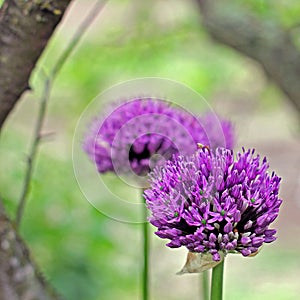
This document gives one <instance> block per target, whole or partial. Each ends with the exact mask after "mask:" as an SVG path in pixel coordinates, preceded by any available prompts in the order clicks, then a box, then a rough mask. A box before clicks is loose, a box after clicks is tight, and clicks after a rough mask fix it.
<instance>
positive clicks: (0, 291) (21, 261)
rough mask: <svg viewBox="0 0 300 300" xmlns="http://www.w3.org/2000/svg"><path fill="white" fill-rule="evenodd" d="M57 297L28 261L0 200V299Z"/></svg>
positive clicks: (27, 253)
mask: <svg viewBox="0 0 300 300" xmlns="http://www.w3.org/2000/svg"><path fill="white" fill-rule="evenodd" d="M37 299H39V300H50V299H51V300H53V299H60V297H59V296H58V295H56V294H55V292H54V291H53V290H52V289H51V288H50V287H49V285H47V284H46V282H45V280H44V279H43V277H42V276H41V274H40V273H39V271H38V269H37V267H36V266H35V265H34V263H33V262H32V261H31V259H30V256H29V251H28V249H27V247H26V246H25V244H24V242H23V241H22V239H21V238H20V237H19V236H18V234H17V233H16V231H15V229H14V227H13V225H12V222H11V221H10V220H9V219H8V218H7V216H6V214H5V212H4V209H3V206H2V205H1V202H0V300H37Z"/></svg>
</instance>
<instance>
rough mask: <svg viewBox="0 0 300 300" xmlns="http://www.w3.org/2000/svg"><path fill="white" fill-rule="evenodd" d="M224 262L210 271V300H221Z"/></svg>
mask: <svg viewBox="0 0 300 300" xmlns="http://www.w3.org/2000/svg"><path fill="white" fill-rule="evenodd" d="M223 270H224V260H223V261H222V262H221V263H219V264H218V265H217V266H215V267H214V268H213V269H212V276H211V291H210V300H222V293H223Z"/></svg>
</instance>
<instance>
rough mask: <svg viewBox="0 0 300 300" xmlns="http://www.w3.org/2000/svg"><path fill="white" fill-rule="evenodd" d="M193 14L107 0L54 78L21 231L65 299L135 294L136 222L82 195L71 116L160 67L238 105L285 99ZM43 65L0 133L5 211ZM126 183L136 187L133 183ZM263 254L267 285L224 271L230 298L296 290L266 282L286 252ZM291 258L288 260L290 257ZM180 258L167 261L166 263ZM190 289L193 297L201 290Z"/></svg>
mask: <svg viewBox="0 0 300 300" xmlns="http://www.w3.org/2000/svg"><path fill="white" fill-rule="evenodd" d="M1 2H2V1H1V0H0V5H1ZM232 2H237V3H239V4H241V5H243V6H244V7H245V8H246V9H249V10H250V11H252V12H254V13H255V14H257V15H258V16H259V17H261V18H264V19H267V20H270V22H272V21H280V23H281V24H283V25H284V26H285V27H293V26H295V25H296V24H297V22H298V20H299V17H300V3H299V1H296V0H292V1H283V0H276V1H272V2H271V1H267V0H265V1H262V0H247V1H238V0H233V1H232ZM90 3H91V1H77V2H76V1H75V4H74V7H73V9H71V10H70V12H69V16H67V18H66V20H65V22H64V24H63V25H62V26H61V28H60V30H58V31H57V34H56V35H55V37H54V39H53V40H52V41H51V43H50V44H49V46H48V48H47V50H46V52H45V53H44V55H43V57H42V59H41V60H40V62H39V68H44V69H45V70H46V71H47V70H49V69H50V67H51V65H52V64H53V63H54V62H55V61H56V59H57V57H58V56H59V53H61V51H62V49H64V47H65V45H66V43H67V42H68V41H69V40H70V36H72V34H73V32H74V28H77V26H78V23H79V22H80V20H81V19H82V13H81V12H83V11H86V10H87V9H89V7H90ZM170 3H171V4H170ZM199 19H200V18H199V14H198V11H197V9H196V7H195V6H194V4H193V3H192V2H188V1H187V2H185V1H171V2H165V1H158V0H156V1H153V2H152V1H151V2H150V1H149V2H142V1H138V0H135V1H111V2H110V3H109V4H108V5H107V7H106V9H105V11H104V12H103V15H102V16H100V17H99V20H98V21H97V22H96V23H95V24H94V25H93V27H92V28H91V30H90V32H89V33H88V34H87V35H86V36H85V37H84V40H83V42H82V43H81V44H80V46H79V47H78V49H76V51H75V52H74V54H73V55H72V56H71V58H70V59H69V60H68V62H67V64H66V65H65V66H64V68H63V70H62V72H61V73H60V75H59V76H58V78H57V80H56V82H55V86H54V88H53V93H52V97H51V102H50V106H49V112H48V120H47V123H46V125H45V131H50V132H52V131H54V132H55V134H54V135H53V136H52V137H51V138H49V140H47V141H46V142H44V143H42V145H41V146H40V152H39V158H38V161H37V165H36V168H35V172H34V176H33V181H32V184H31V193H30V199H29V202H28V205H27V207H26V210H25V218H24V220H23V227H22V234H23V236H24V237H25V239H26V240H27V241H28V244H29V245H30V247H31V249H32V252H33V256H34V257H35V259H36V260H37V262H38V263H39V265H41V266H42V270H43V271H44V272H45V274H46V277H47V278H48V279H49V280H50V281H51V282H52V283H53V284H54V286H55V287H56V288H57V289H58V290H59V291H60V292H61V293H62V294H63V295H64V296H65V297H66V299H72V300H79V299H85V300H95V299H96V300H97V299H99V300H100V299H125V300H126V299H137V298H138V295H139V286H138V284H139V255H140V254H139V252H140V251H139V231H138V226H134V225H129V224H122V223H118V222H115V221H113V220H111V219H109V218H107V217H105V216H103V215H102V214H100V213H99V212H97V211H96V210H95V209H94V208H93V207H92V206H91V205H90V204H89V203H88V202H87V201H86V200H85V199H84V196H83V195H82V194H81V192H80V190H79V188H78V186H77V183H76V180H75V178H74V174H73V167H72V154H71V147H72V137H73V133H74V129H75V126H76V122H77V120H78V118H79V116H80V114H81V113H82V111H83V110H84V108H85V107H86V105H87V104H88V103H89V102H90V101H91V100H92V99H93V98H94V97H95V96H96V95H97V94H98V93H99V92H101V91H103V90H104V89H105V88H107V87H109V86H111V85H113V84H115V83H118V82H121V81H124V80H129V79H133V78H137V77H144V76H158V77H166V78H170V79H174V80H177V81H181V82H183V83H186V84H187V85H188V86H190V87H192V88H194V89H195V90H196V91H198V92H201V94H202V95H203V96H205V97H206V98H207V99H219V98H221V100H219V101H221V102H222V101H227V100H228V99H229V98H230V99H231V101H232V102H233V103H234V105H235V104H237V103H238V102H241V103H242V105H243V104H244V103H246V104H247V105H248V103H249V102H251V101H253V102H254V105H255V107H256V108H260V107H261V108H262V109H264V110H265V109H270V110H272V109H273V108H274V107H277V106H279V105H281V102H282V99H281V95H280V94H279V93H278V91H277V89H276V88H274V87H272V86H270V84H269V83H268V82H267V80H266V79H265V78H264V76H263V75H262V72H261V70H260V69H259V68H258V67H257V65H256V64H255V63H253V62H252V61H249V60H248V59H246V58H244V57H241V56H240V55H238V54H237V53H235V52H233V51H231V50H229V49H227V48H225V47H221V46H219V45H216V44H214V43H213V42H212V41H211V40H210V38H209V37H208V36H207V34H206V33H205V32H204V31H203V29H202V27H201V26H200V20H199ZM39 68H37V70H36V72H35V73H34V74H33V77H32V79H31V85H32V87H33V89H34V92H33V93H32V94H27V95H26V97H24V98H25V99H23V101H22V103H21V104H20V105H19V106H18V107H17V109H16V111H15V113H14V114H13V115H12V117H11V118H10V120H9V121H8V122H7V124H6V127H5V130H4V132H3V133H2V136H1V140H0V143H1V145H0V146H1V148H0V149H1V158H0V159H1V161H0V163H1V174H0V179H1V180H0V189H1V194H2V196H3V197H4V200H5V205H6V207H7V209H8V211H9V214H10V215H11V216H13V214H14V211H15V208H16V203H17V199H18V197H19V194H20V190H21V184H22V180H23V176H24V170H25V167H26V153H28V146H29V143H30V141H31V134H32V128H33V126H34V118H35V115H34V114H35V112H36V110H37V106H38V99H39V97H40V94H41V89H42V84H43V81H44V77H43V76H42V75H41V74H42V72H40V69H39ZM220 95H221V96H220ZM249 99H252V100H251V101H250V100H249ZM274 99H276V101H274ZM214 101H217V100H211V102H212V104H214ZM251 103H252V102H251ZM196 106H197V104H196V103H195V107H196ZM247 107H248V106H246V109H247V114H249V112H248V108H247ZM229 111H230V110H229ZM227 112H228V111H227ZM224 113H226V110H225V111H224ZM229 114H230V113H228V115H229ZM232 117H234V115H232ZM111 180H113V179H111ZM118 188H124V187H120V185H119V186H118ZM128 189H129V188H128ZM128 193H129V195H134V193H135V191H128ZM155 242H157V240H155ZM268 253H270V252H268ZM172 255H175V254H173V253H172ZM286 255H292V254H290V253H287V254H286ZM264 259H265V261H264V263H265V264H268V265H271V266H272V267H273V269H272V270H269V271H268V272H271V273H272V275H271V276H272V277H269V279H268V280H269V281H268V283H269V285H266V286H265V287H264V288H261V289H262V290H257V291H255V293H256V294H255V295H254V294H253V293H254V289H253V286H252V282H251V280H252V279H249V282H248V285H246V286H245V285H243V283H241V282H239V284H235V281H234V280H238V279H239V278H240V277H239V275H238V276H236V277H234V278H233V277H232V278H228V279H226V281H227V282H228V283H230V282H231V283H232V286H231V287H229V288H228V289H227V288H226V295H228V299H265V298H266V299H295V298H293V297H294V296H295V293H294V290H293V289H288V288H289V287H286V286H284V285H277V286H274V284H272V282H276V281H272V280H275V279H276V278H277V276H280V274H281V273H282V268H284V267H285V266H286V265H285V263H287V260H285V263H284V264H283V262H282V260H280V257H277V256H276V255H275V254H274V255H270V256H264ZM266 261H267V263H266ZM288 262H289V265H290V266H291V267H292V264H293V263H292V261H290V260H288ZM252 263H253V261H252ZM242 265H243V263H242ZM176 268H178V266H172V268H170V269H171V270H173V271H171V272H173V273H175V271H176ZM240 268H241V271H242V272H244V271H243V269H242V267H240ZM254 272H258V270H249V274H250V275H252V276H255V275H253V274H255V273H254ZM258 273H259V272H258ZM243 274H244V273H243ZM172 275H173V274H172ZM250 275H249V276H250ZM164 276H168V274H164ZM186 288H187V289H189V290H190V287H186ZM278 288H279V289H278ZM164 289H168V287H164ZM156 293H158V295H160V293H162V291H160V290H159V291H156ZM190 294H191V297H192V295H193V298H195V297H197V290H196V289H195V291H190ZM168 295H169V296H168V299H170V300H171V299H182V297H184V295H185V292H184V290H183V292H182V294H180V293H178V292H176V293H175V292H174V293H173V294H171V292H170V290H169V289H168ZM185 299H187V298H185ZM191 299H192V298H191Z"/></svg>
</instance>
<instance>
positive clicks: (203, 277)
mask: <svg viewBox="0 0 300 300" xmlns="http://www.w3.org/2000/svg"><path fill="white" fill-rule="evenodd" d="M200 280H201V283H202V290H201V292H202V293H201V296H202V297H200V299H202V300H209V291H208V271H204V272H202V273H201V274H200Z"/></svg>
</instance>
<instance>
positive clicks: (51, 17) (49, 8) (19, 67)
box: [0, 0, 71, 129]
mask: <svg viewBox="0 0 300 300" xmlns="http://www.w3.org/2000/svg"><path fill="white" fill-rule="evenodd" d="M70 2H71V0H44V1H39V0H27V1H24V0H6V1H5V2H4V3H3V5H2V7H1V10H0V78H1V80H0V129H1V127H2V125H3V122H4V121H5V119H6V117H7V116H8V114H9V112H10V111H11V110H12V109H13V107H14V105H15V104H16V102H17V101H18V99H19V98H20V96H21V95H22V93H23V92H24V91H26V90H28V89H30V87H29V83H28V81H29V77H30V74H31V72H32V70H33V68H34V66H35V64H36V62H37V60H38V58H39V56H40V55H41V53H42V51H43V49H44V48H45V46H46V45H47V42H48V40H49V39H50V37H51V35H52V33H53V31H54V29H55V27H56V26H57V24H58V23H59V22H60V20H61V18H62V16H63V15H64V12H65V10H66V8H67V6H68V4H69V3H70Z"/></svg>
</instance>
